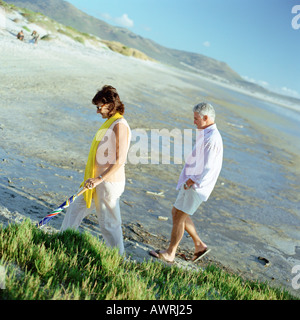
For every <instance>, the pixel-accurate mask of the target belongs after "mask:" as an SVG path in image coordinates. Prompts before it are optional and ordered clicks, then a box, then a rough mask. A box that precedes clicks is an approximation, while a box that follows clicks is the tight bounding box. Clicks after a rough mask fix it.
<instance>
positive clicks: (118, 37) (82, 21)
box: [5, 0, 244, 83]
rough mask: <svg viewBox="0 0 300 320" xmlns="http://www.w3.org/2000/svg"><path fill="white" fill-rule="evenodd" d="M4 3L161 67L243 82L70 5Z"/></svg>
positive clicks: (214, 64)
mask: <svg viewBox="0 0 300 320" xmlns="http://www.w3.org/2000/svg"><path fill="white" fill-rule="evenodd" d="M5 2H7V3H10V4H14V5H16V6H18V7H21V8H22V7H23V8H27V9H30V10H32V11H36V12H41V13H43V14H45V15H46V16H48V17H50V18H52V19H54V20H56V21H58V22H60V23H62V24H64V25H66V26H71V27H73V28H76V29H77V30H79V31H81V32H86V33H91V34H94V35H96V36H98V37H100V38H101V39H103V40H110V41H117V42H120V43H122V44H124V45H125V46H127V47H130V48H135V49H137V50H139V51H141V52H143V53H145V54H146V55H147V56H149V57H151V58H153V59H155V60H157V61H160V62H162V63H165V64H168V65H172V66H175V67H177V68H181V69H185V70H188V71H194V72H197V73H200V74H204V75H213V76H215V77H217V78H219V77H220V78H223V79H225V80H228V81H230V82H233V83H243V82H244V80H243V79H242V78H241V77H240V76H239V75H238V74H237V73H236V72H235V71H233V70H232V69H231V68H230V67H229V66H228V65H227V64H226V63H225V62H220V61H217V60H215V59H212V58H209V57H206V56H204V55H201V54H197V53H191V52H185V51H180V50H175V49H169V48H166V47H164V46H162V45H159V44H157V43H155V42H154V41H152V40H150V39H146V38H143V37H141V36H139V35H137V34H135V33H133V32H131V31H129V30H127V29H125V28H120V27H115V26H111V25H109V24H108V23H106V22H104V21H102V20H100V19H97V18H95V17H92V16H90V15H88V14H86V13H84V12H82V11H81V10H79V9H77V8H76V7H74V6H73V5H72V4H70V3H69V2H67V1H63V0H47V1H44V0H6V1H5Z"/></svg>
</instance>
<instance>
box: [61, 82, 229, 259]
mask: <svg viewBox="0 0 300 320" xmlns="http://www.w3.org/2000/svg"><path fill="white" fill-rule="evenodd" d="M92 102H93V104H94V105H96V107H97V113H99V114H100V115H101V116H102V118H103V119H107V120H106V121H105V122H104V124H103V125H102V126H101V128H100V129H99V130H98V132H97V133H96V135H95V137H94V139H93V141H92V145H91V148H90V153H89V156H88V161H87V165H86V168H85V174H84V182H83V183H82V185H81V186H82V187H84V188H86V189H87V191H86V192H85V193H84V194H83V195H82V196H80V197H78V198H77V199H76V201H74V203H72V204H71V205H70V207H69V208H68V210H67V212H66V215H65V218H64V220H63V223H62V226H61V230H62V231H63V230H66V229H67V228H74V229H77V228H78V227H79V225H80V224H81V222H82V220H83V219H84V218H85V217H86V216H87V215H88V214H90V212H91V210H92V209H93V208H95V209H96V213H97V217H98V222H99V225H100V230H101V233H102V236H103V238H104V241H105V243H106V245H108V246H110V247H117V248H118V250H119V253H120V254H121V255H122V254H123V253H124V244H123V234H122V220H121V213H120V205H119V199H120V196H121V195H122V193H123V191H124V188H125V161H126V158H127V153H128V149H129V144H130V140H131V131H130V127H129V125H128V123H127V121H126V120H125V119H124V117H123V114H124V111H125V108H124V104H123V103H122V102H121V100H120V97H119V94H118V93H117V91H116V89H115V88H113V87H112V86H104V87H103V88H102V89H101V90H100V91H98V92H97V94H96V95H95V97H94V98H93V100H92ZM193 112H194V124H195V125H196V127H197V129H199V130H198V132H200V133H201V135H199V136H200V137H201V138H199V139H198V138H197V139H196V143H195V146H194V148H193V151H192V153H191V155H190V157H188V158H187V159H186V163H185V165H184V168H183V170H182V172H181V174H180V177H179V181H178V185H177V190H179V193H178V196H177V199H176V201H175V203H174V206H173V208H172V217H173V227H172V233H171V240H170V244H169V247H168V249H167V250H164V251H150V252H149V254H150V255H152V256H154V257H155V258H157V259H161V260H163V261H166V262H169V263H172V262H173V261H174V259H175V254H176V249H177V247H178V245H179V243H180V241H181V239H182V237H183V234H184V231H187V232H188V233H189V234H190V236H191V238H192V239H193V242H194V245H195V251H194V256H193V258H192V261H194V262H195V261H197V260H198V259H200V258H201V257H203V255H205V254H206V253H207V252H208V251H209V249H208V248H207V245H206V244H205V243H204V242H203V241H201V239H200V237H199V236H198V234H197V231H196V228H195V225H194V223H193V221H192V219H191V216H192V215H193V214H194V213H195V211H196V210H197V208H198V207H199V206H200V204H201V203H202V202H203V201H206V200H207V199H208V197H209V195H210V194H211V192H212V190H213V188H214V186H215V183H216V181H217V178H218V176H219V173H220V171H221V167H222V159H223V143H222V138H221V135H220V133H219V131H218V129H217V126H216V124H215V111H214V108H213V107H212V106H211V105H210V104H208V103H200V104H198V105H196V106H195V107H194V109H193ZM195 156H196V157H198V159H197V158H196V162H195V161H192V160H191V161H189V159H194V160H195ZM112 159H113V161H111V160H112ZM195 163H196V164H195Z"/></svg>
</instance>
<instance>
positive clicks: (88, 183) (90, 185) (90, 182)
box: [84, 177, 103, 189]
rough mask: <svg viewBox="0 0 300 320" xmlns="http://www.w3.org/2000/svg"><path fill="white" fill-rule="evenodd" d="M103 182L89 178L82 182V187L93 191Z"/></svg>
mask: <svg viewBox="0 0 300 320" xmlns="http://www.w3.org/2000/svg"><path fill="white" fill-rule="evenodd" d="M102 181H103V180H102V179H101V178H100V177H97V178H90V179H87V180H86V181H85V182H84V187H85V188H87V189H94V188H96V187H97V185H98V184H100V183H101V182H102Z"/></svg>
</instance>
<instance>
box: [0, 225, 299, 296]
mask: <svg viewBox="0 0 300 320" xmlns="http://www.w3.org/2000/svg"><path fill="white" fill-rule="evenodd" d="M0 265H2V266H4V267H5V270H6V277H5V289H4V290H0V299H1V300H5V299H18V300H21V299H26V300H41V299H55V300H58V299H61V300H67V299H70V300H73V299H87V300H94V299H99V300H104V299H114V300H155V299H159V300H185V299H187V300H193V299H197V300H199V299H205V300H206V299H216V300H219V299H251V300H253V299H260V300H263V299H267V300H272V299H273V300H276V299H280V300H281V299H296V298H295V297H293V296H292V295H290V294H289V293H288V292H287V291H284V290H279V289H276V288H271V287H269V286H268V285H267V284H266V283H258V282H249V281H245V280H243V279H241V278H240V277H239V276H236V275H232V274H228V273H226V272H224V271H223V270H221V269H219V268H217V267H215V266H212V265H211V266H209V267H208V268H206V270H205V271H203V272H201V271H199V272H195V271H186V270H185V271H184V270H182V269H179V268H177V267H176V266H172V267H169V266H165V265H163V264H161V263H159V262H151V261H148V262H143V263H140V264H139V263H134V262H132V261H130V260H129V261H128V260H127V261H126V260H124V259H123V258H122V257H120V256H119V255H118V253H117V251H116V250H112V249H109V248H107V247H106V246H105V245H104V244H103V243H102V242H101V241H99V240H98V239H97V238H96V237H94V236H92V235H91V234H89V233H83V234H80V233H79V232H75V231H71V230H67V231H65V232H63V233H56V234H47V233H44V232H43V231H41V230H39V229H37V228H36V227H35V226H34V225H33V224H32V222H31V221H30V220H26V221H24V222H22V223H21V224H10V225H8V226H7V227H6V228H4V227H3V226H0Z"/></svg>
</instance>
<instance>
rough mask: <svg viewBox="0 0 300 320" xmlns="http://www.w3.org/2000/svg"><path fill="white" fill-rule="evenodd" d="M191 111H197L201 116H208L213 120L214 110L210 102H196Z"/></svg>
mask: <svg viewBox="0 0 300 320" xmlns="http://www.w3.org/2000/svg"><path fill="white" fill-rule="evenodd" d="M193 112H198V113H199V114H200V116H201V117H203V116H208V117H209V118H211V119H212V120H213V121H215V117H216V112H215V109H214V107H213V106H212V105H211V104H210V103H206V102H201V103H198V104H197V105H196V106H195V107H194V108H193Z"/></svg>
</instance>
